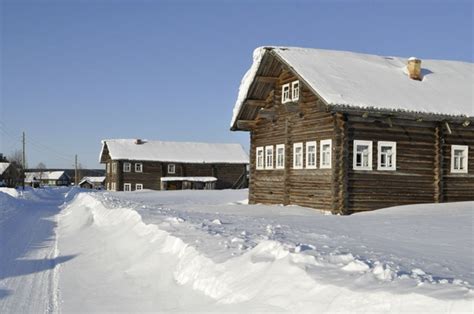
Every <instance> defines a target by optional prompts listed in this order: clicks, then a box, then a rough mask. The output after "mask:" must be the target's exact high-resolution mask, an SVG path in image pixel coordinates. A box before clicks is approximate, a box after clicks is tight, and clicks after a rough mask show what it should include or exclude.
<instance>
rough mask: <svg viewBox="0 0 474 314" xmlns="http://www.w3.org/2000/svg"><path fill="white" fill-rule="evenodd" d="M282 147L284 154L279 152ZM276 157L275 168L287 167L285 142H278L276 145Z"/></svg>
mask: <svg viewBox="0 0 474 314" xmlns="http://www.w3.org/2000/svg"><path fill="white" fill-rule="evenodd" d="M280 149H283V154H278V151H279V150H280ZM280 156H281V159H280ZM275 157H276V158H275V169H285V144H278V145H276V146H275ZM280 161H281V163H280Z"/></svg>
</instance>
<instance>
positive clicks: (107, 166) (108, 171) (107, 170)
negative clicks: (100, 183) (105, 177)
mask: <svg viewBox="0 0 474 314" xmlns="http://www.w3.org/2000/svg"><path fill="white" fill-rule="evenodd" d="M105 169H106V171H105V172H106V173H110V163H107V164H106V167H105Z"/></svg>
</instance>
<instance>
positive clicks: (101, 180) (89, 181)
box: [78, 176, 105, 190]
mask: <svg viewBox="0 0 474 314" xmlns="http://www.w3.org/2000/svg"><path fill="white" fill-rule="evenodd" d="M78 185H79V187H81V188H83V189H94V190H102V189H104V188H105V176H100V177H90V176H89V177H84V178H82V180H81V181H79V183H78Z"/></svg>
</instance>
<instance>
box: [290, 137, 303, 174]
mask: <svg viewBox="0 0 474 314" xmlns="http://www.w3.org/2000/svg"><path fill="white" fill-rule="evenodd" d="M297 148H301V154H300V158H299V160H300V165H299V166H298V165H296V160H297V158H296V149H297ZM303 156H304V149H303V143H302V142H300V143H294V144H293V169H303Z"/></svg>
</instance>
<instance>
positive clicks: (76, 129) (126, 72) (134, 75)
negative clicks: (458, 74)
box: [0, 0, 473, 168]
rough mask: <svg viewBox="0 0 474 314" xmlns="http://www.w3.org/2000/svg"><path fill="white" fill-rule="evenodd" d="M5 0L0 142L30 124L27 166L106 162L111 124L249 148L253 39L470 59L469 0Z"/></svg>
mask: <svg viewBox="0 0 474 314" xmlns="http://www.w3.org/2000/svg"><path fill="white" fill-rule="evenodd" d="M0 1H1V7H0V9H1V15H0V19H1V41H0V45H1V68H0V74H1V85H0V86H1V89H0V93H1V96H0V97H1V99H0V136H1V137H0V139H1V140H0V153H4V154H7V155H8V154H9V153H10V152H11V151H13V150H15V149H19V148H21V142H20V138H21V132H22V131H25V132H26V138H27V161H28V164H29V165H30V166H32V167H34V166H36V165H37V164H38V163H39V162H40V161H42V162H43V163H45V164H46V166H47V167H49V168H52V167H68V168H70V167H72V165H73V163H74V154H78V155H79V161H80V162H81V164H82V166H83V167H88V168H93V167H102V166H100V165H99V163H98V155H99V151H100V140H101V139H105V138H144V139H159V140H170V141H207V142H239V143H242V144H243V145H244V147H246V148H248V146H249V143H248V142H249V137H248V133H246V132H230V131H229V123H230V119H231V116H232V108H233V105H234V102H235V99H236V96H237V91H238V87H239V83H240V80H241V78H242V76H243V74H244V73H245V71H246V70H247V69H248V67H249V66H250V64H251V61H252V51H253V50H254V48H256V47H258V46H263V45H284V46H302V47H313V48H325V49H336V50H350V51H357V52H364V53H373V54H380V55H392V56H405V57H410V56H417V57H419V58H422V59H423V58H424V59H453V60H462V61H469V62H472V61H473V1H449V3H447V2H448V1H197V0H196V1H140V0H138V1H131V0H130V1H113V0H110V1H108V0H96V1H93V0H82V1H80V0H77V1H72V0H71V1H68V0H63V1H41V0H39V1H22V0H14V1H5V0H0ZM414 3H415V4H414Z"/></svg>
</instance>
